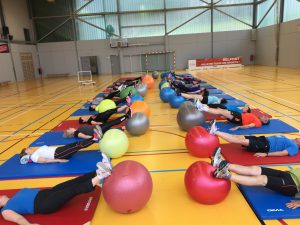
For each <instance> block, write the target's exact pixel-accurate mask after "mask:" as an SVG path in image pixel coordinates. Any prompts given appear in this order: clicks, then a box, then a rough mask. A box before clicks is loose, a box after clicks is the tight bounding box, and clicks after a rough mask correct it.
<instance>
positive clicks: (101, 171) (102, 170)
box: [96, 162, 111, 179]
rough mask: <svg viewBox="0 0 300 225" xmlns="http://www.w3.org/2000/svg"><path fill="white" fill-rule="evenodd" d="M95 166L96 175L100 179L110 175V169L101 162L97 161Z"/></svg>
mask: <svg viewBox="0 0 300 225" xmlns="http://www.w3.org/2000/svg"><path fill="white" fill-rule="evenodd" d="M96 166H97V167H98V169H97V170H96V172H97V176H98V177H99V178H100V179H104V178H106V177H108V176H110V175H111V170H110V169H109V168H108V167H107V166H106V165H105V164H104V163H103V162H98V163H97V164H96Z"/></svg>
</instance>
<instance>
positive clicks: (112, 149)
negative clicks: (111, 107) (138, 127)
mask: <svg viewBox="0 0 300 225" xmlns="http://www.w3.org/2000/svg"><path fill="white" fill-rule="evenodd" d="M128 146H129V142H128V138H127V136H126V134H125V133H124V132H123V131H121V130H119V129H110V130H108V131H107V132H105V133H104V135H103V138H102V139H101V140H100V142H99V148H100V151H101V152H104V153H105V154H107V155H108V156H109V157H110V158H119V157H121V156H122V155H124V154H125V153H126V152H127V150H128Z"/></svg>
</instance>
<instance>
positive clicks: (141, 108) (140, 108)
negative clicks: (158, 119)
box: [131, 101, 150, 117]
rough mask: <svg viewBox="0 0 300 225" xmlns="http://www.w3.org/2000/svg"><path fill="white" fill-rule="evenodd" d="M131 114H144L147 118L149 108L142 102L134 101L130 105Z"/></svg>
mask: <svg viewBox="0 0 300 225" xmlns="http://www.w3.org/2000/svg"><path fill="white" fill-rule="evenodd" d="M131 112H132V115H134V114H135V113H137V112H141V113H144V114H145V115H146V116H147V117H149V116H150V108H149V106H148V105H147V103H146V102H144V101H135V102H134V103H132V105H131Z"/></svg>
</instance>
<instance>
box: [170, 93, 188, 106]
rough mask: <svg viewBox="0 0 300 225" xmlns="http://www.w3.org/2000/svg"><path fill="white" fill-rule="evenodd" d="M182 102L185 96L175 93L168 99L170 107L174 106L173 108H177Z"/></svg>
mask: <svg viewBox="0 0 300 225" xmlns="http://www.w3.org/2000/svg"><path fill="white" fill-rule="evenodd" d="M184 102H185V98H184V97H182V96H177V95H173V96H172V97H171V98H170V101H169V103H170V105H171V107H172V108H175V109H178V108H179V107H180V105H181V104H182V103H184Z"/></svg>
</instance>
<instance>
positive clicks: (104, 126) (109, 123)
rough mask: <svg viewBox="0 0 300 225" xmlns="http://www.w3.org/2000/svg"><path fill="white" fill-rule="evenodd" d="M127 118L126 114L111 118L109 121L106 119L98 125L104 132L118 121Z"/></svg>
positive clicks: (120, 121)
mask: <svg viewBox="0 0 300 225" xmlns="http://www.w3.org/2000/svg"><path fill="white" fill-rule="evenodd" d="M127 118H128V116H127V115H124V116H121V117H119V118H117V119H114V120H111V121H107V122H106V123H103V124H101V125H99V126H100V127H101V130H102V132H103V133H105V132H106V131H108V130H109V129H110V128H111V127H113V126H115V125H118V124H120V123H122V122H123V121H124V120H126V119H127Z"/></svg>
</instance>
